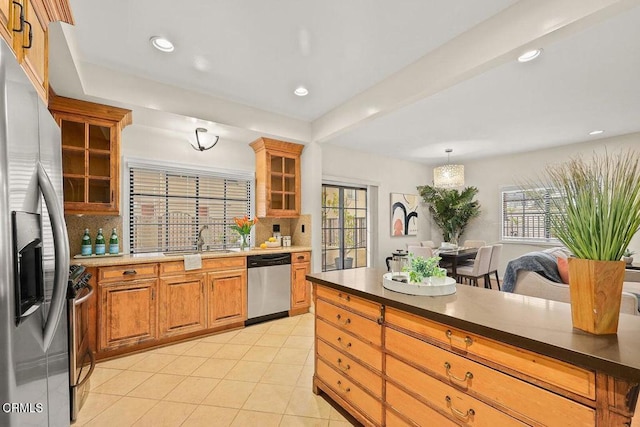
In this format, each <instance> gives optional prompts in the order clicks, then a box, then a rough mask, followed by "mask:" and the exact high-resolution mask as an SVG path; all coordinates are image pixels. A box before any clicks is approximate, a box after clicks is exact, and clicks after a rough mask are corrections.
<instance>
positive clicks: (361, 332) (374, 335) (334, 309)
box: [316, 300, 382, 346]
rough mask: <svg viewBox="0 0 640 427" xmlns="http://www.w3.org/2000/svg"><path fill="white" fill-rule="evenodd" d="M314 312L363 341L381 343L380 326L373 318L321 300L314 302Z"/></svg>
mask: <svg viewBox="0 0 640 427" xmlns="http://www.w3.org/2000/svg"><path fill="white" fill-rule="evenodd" d="M316 313H317V316H318V317H321V318H323V319H324V320H326V321H327V322H330V323H332V324H333V325H334V326H336V327H338V328H340V329H341V330H343V331H349V332H351V333H352V334H354V335H357V336H359V337H360V338H362V340H364V341H369V342H371V343H373V344H375V345H377V346H379V345H381V344H382V326H381V325H378V324H377V323H376V322H374V321H373V320H369V319H366V318H364V317H362V316H359V315H357V314H355V313H353V312H351V311H348V310H345V309H344V308H341V307H338V306H335V305H333V304H329V303H327V302H325V301H322V300H318V302H317V304H316Z"/></svg>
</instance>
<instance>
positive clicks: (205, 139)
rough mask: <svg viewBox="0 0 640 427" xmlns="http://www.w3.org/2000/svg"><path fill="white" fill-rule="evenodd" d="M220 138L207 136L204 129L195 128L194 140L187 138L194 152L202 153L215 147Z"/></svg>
mask: <svg viewBox="0 0 640 427" xmlns="http://www.w3.org/2000/svg"><path fill="white" fill-rule="evenodd" d="M218 139H220V137H219V136H218V135H212V134H209V133H208V131H207V130H206V129H205V128H196V135H195V138H189V143H190V144H191V146H192V147H193V149H194V150H198V151H204V150H209V149H211V148H213V147H215V146H216V144H217V143H218Z"/></svg>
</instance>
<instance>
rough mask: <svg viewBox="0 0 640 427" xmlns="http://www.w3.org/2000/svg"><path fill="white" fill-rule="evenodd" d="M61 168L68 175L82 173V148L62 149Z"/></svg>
mask: <svg viewBox="0 0 640 427" xmlns="http://www.w3.org/2000/svg"><path fill="white" fill-rule="evenodd" d="M62 170H63V171H64V173H67V174H70V175H84V150H82V151H79V150H65V149H64V148H63V149H62Z"/></svg>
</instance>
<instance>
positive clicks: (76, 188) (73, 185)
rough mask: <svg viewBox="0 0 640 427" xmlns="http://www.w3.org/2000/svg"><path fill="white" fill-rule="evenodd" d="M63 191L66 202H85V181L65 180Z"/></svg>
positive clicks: (78, 179) (79, 179)
mask: <svg viewBox="0 0 640 427" xmlns="http://www.w3.org/2000/svg"><path fill="white" fill-rule="evenodd" d="M63 185H64V188H63V191H64V201H65V202H84V179H83V178H69V177H66V176H65V177H64V179H63Z"/></svg>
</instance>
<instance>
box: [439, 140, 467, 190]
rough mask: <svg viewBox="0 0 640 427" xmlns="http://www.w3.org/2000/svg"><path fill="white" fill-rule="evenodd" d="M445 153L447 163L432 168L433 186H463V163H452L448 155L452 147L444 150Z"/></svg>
mask: <svg viewBox="0 0 640 427" xmlns="http://www.w3.org/2000/svg"><path fill="white" fill-rule="evenodd" d="M444 152H445V153H447V164H446V165H443V166H438V167H437V168H435V169H434V170H433V186H434V187H439V188H453V187H463V186H464V165H452V164H451V163H450V162H449V156H450V154H451V153H452V152H453V149H451V148H447V149H446V150H444Z"/></svg>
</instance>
